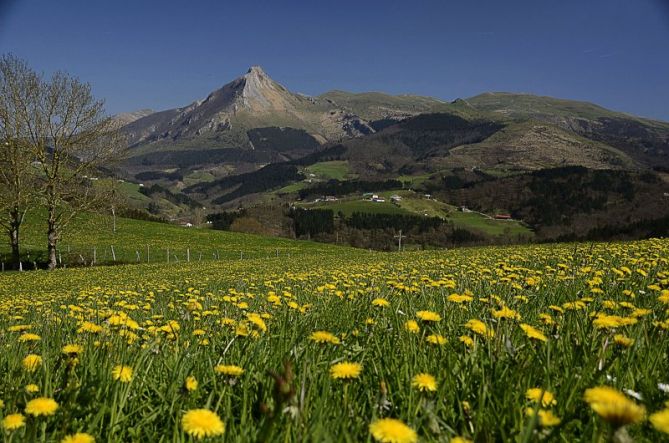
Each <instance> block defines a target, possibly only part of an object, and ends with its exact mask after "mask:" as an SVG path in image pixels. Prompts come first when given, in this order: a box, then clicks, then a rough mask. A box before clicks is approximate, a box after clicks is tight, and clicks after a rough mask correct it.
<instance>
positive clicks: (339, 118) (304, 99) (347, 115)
mask: <svg viewBox="0 0 669 443" xmlns="http://www.w3.org/2000/svg"><path fill="white" fill-rule="evenodd" d="M270 126H278V127H291V128H296V129H303V130H305V131H307V132H308V133H310V134H311V135H313V136H314V137H315V138H316V139H318V140H321V142H325V141H328V140H336V139H338V138H341V137H344V136H357V135H363V134H368V133H371V132H374V130H373V129H372V127H371V126H370V124H369V123H368V122H367V121H365V120H364V119H363V118H360V117H359V116H358V115H355V114H353V113H351V112H349V111H347V110H344V109H341V108H339V107H338V106H337V105H336V103H334V102H332V101H330V100H325V99H321V98H317V97H309V96H305V95H300V94H294V93H292V92H290V91H289V90H288V89H286V88H285V87H284V86H282V85H281V84H279V83H277V82H275V81H274V80H272V79H271V78H270V77H269V76H268V75H267V74H266V73H265V71H263V69H262V68H261V67H259V66H253V67H251V68H250V69H249V70H248V72H247V73H246V74H245V75H243V76H241V77H239V78H237V79H235V80H233V81H232V82H230V83H228V84H226V85H225V86H223V87H222V88H220V89H217V90H216V91H214V92H212V93H210V94H209V95H208V96H207V97H206V98H205V99H203V100H198V101H195V102H193V103H192V104H190V105H188V106H186V107H183V108H177V109H172V110H167V111H162V112H157V113H154V114H151V115H148V116H146V117H145V118H139V119H137V120H134V121H132V122H131V123H130V124H128V125H127V126H126V127H125V128H124V130H125V132H126V133H127V135H128V138H129V140H130V145H131V146H136V145H140V144H146V143H152V142H160V141H167V142H170V141H178V140H181V139H193V138H197V137H208V138H212V137H217V136H218V135H221V134H223V133H226V132H228V133H235V137H233V138H234V139H236V140H244V139H245V136H244V133H245V132H246V131H248V130H250V129H254V128H262V127H270ZM229 138H230V137H227V139H229Z"/></svg>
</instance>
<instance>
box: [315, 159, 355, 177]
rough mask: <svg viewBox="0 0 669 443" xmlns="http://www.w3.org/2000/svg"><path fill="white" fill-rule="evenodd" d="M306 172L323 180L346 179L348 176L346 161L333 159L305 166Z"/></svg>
mask: <svg viewBox="0 0 669 443" xmlns="http://www.w3.org/2000/svg"><path fill="white" fill-rule="evenodd" d="M305 172H306V173H307V174H314V175H315V176H316V178H318V179H323V180H331V179H334V180H342V181H343V180H346V179H348V178H350V170H349V166H348V161H346V160H333V161H328V162H320V163H316V164H313V165H311V166H307V167H306V168H305Z"/></svg>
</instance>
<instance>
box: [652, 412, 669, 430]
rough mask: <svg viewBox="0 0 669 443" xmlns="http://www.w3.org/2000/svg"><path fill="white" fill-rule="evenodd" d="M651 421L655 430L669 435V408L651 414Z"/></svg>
mask: <svg viewBox="0 0 669 443" xmlns="http://www.w3.org/2000/svg"><path fill="white" fill-rule="evenodd" d="M649 420H650V423H651V424H652V425H653V427H654V428H655V429H657V430H658V431H660V432H664V433H665V434H669V408H667V409H664V410H662V411H659V412H655V413H654V414H651V415H650V417H649Z"/></svg>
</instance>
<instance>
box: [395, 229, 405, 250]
mask: <svg viewBox="0 0 669 443" xmlns="http://www.w3.org/2000/svg"><path fill="white" fill-rule="evenodd" d="M395 238H396V239H397V250H398V251H401V250H402V238H406V235H402V230H401V229H400V233H399V235H396V236H395Z"/></svg>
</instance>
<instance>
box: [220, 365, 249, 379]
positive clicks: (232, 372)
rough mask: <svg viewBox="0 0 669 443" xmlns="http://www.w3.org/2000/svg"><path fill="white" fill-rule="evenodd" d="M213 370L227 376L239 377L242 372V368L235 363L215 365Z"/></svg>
mask: <svg viewBox="0 0 669 443" xmlns="http://www.w3.org/2000/svg"><path fill="white" fill-rule="evenodd" d="M214 371H216V373H218V374H221V375H227V376H228V377H239V376H241V375H242V374H243V373H244V369H243V368H242V367H241V366H237V365H216V366H215V367H214Z"/></svg>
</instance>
